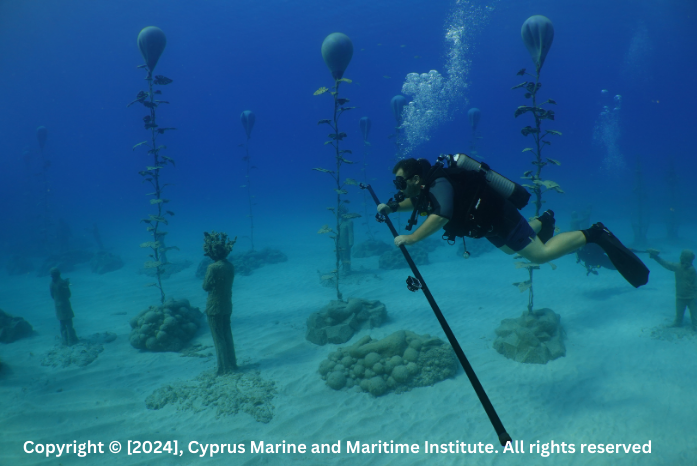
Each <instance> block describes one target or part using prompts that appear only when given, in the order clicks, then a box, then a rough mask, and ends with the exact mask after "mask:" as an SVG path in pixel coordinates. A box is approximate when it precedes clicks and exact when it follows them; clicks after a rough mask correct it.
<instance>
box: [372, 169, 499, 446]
mask: <svg viewBox="0 0 697 466" xmlns="http://www.w3.org/2000/svg"><path fill="white" fill-rule="evenodd" d="M359 186H360V187H361V189H367V190H368V192H369V193H370V195H371V196H373V200H374V201H375V204H376V205H380V200H379V199H378V197H377V195H376V194H375V191H373V188H372V186H370V185H369V184H368V185H366V184H363V183H360V185H359ZM375 219H376V220H377V221H378V222H381V223H382V222H385V223H387V226H388V227H389V228H390V231H391V232H392V236H394V237H395V238H396V237H397V236H398V235H399V233H397V230H395V227H394V225H392V221H391V220H390V218H389V217H388V216H387V215H382V214H377V215H376V216H375ZM399 249H401V250H402V254H404V258H405V259H406V260H407V263H408V264H409V267H410V268H411V271H412V272H413V273H414V276H415V277H416V278H414V277H409V278H407V288H409V290H410V291H416V290H419V289H420V290H422V291H423V292H424V295H425V296H426V299H427V300H428V303H429V304H430V305H431V309H433V313H434V314H435V315H436V319H438V322H440V326H441V327H442V328H443V332H445V336H446V337H448V341H449V342H450V345H451V346H452V347H453V350H454V351H455V354H456V355H457V359H459V360H460V364H461V365H462V368H463V369H464V370H465V374H467V377H468V378H469V380H470V383H471V384H472V388H474V391H475V393H476V394H477V397H479V402H480V403H481V404H482V407H483V408H484V411H486V415H487V416H489V421H490V422H491V425H492V426H493V427H494V430H495V431H496V434H497V435H498V436H499V442H500V443H501V446H506V444H508V443H509V442H510V441H511V436H510V435H508V432H506V428H505V427H503V423H502V422H501V419H499V416H498V414H496V410H495V409H494V405H492V404H491V401H490V400H489V397H488V396H487V394H486V392H485V391H484V387H482V384H481V383H480V382H479V379H478V378H477V374H475V373H474V369H472V366H471V365H470V363H469V361H468V360H467V356H465V352H464V351H462V348H461V347H460V343H458V341H457V338H455V335H454V334H453V331H452V330H451V329H450V325H448V321H446V320H445V317H443V313H442V312H441V310H440V308H439V307H438V304H436V300H435V299H434V298H433V295H432V294H431V291H430V290H429V289H428V286H427V285H426V282H425V281H424V279H423V277H422V276H421V273H420V272H419V269H417V268H416V264H415V263H414V261H413V260H412V258H411V255H409V251H407V248H406V247H405V246H404V245H401V246H399Z"/></svg>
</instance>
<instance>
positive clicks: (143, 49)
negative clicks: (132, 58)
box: [138, 26, 167, 73]
mask: <svg viewBox="0 0 697 466" xmlns="http://www.w3.org/2000/svg"><path fill="white" fill-rule="evenodd" d="M165 45H167V38H166V37H165V33H164V32H162V29H160V28H158V27H155V26H148V27H146V28H143V30H142V31H140V34H138V48H139V49H140V53H141V54H142V55H143V59H144V60H145V64H146V65H147V67H148V70H150V72H151V73H152V72H153V71H154V70H155V65H157V60H159V59H160V55H162V51H163V50H164V49H165Z"/></svg>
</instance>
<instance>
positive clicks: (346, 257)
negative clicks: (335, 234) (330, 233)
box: [337, 205, 353, 275]
mask: <svg viewBox="0 0 697 466" xmlns="http://www.w3.org/2000/svg"><path fill="white" fill-rule="evenodd" d="M339 212H340V213H341V215H342V217H341V223H340V224H339V238H338V240H337V245H338V247H339V257H340V259H341V268H342V270H343V271H344V274H346V275H348V274H350V273H351V248H352V247H353V220H351V219H350V218H346V217H345V216H344V215H346V214H347V213H348V209H347V208H346V207H345V206H344V205H341V207H339Z"/></svg>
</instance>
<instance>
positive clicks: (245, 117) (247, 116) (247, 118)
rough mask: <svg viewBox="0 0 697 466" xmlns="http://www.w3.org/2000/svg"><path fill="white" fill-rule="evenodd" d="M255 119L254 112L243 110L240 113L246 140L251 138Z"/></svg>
mask: <svg viewBox="0 0 697 466" xmlns="http://www.w3.org/2000/svg"><path fill="white" fill-rule="evenodd" d="M255 119H256V117H255V116H254V112H253V111H251V110H245V111H244V112H242V115H240V121H241V122H242V126H244V130H245V131H246V132H247V139H249V138H251V137H252V128H254V120H255Z"/></svg>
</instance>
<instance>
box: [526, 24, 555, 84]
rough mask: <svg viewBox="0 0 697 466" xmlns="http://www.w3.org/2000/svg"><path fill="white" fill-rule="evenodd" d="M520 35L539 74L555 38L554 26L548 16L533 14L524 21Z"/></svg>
mask: <svg viewBox="0 0 697 466" xmlns="http://www.w3.org/2000/svg"><path fill="white" fill-rule="evenodd" d="M520 35H521V36H522V37H523V42H525V46H526V47H527V48H528V51H529V52H530V56H531V57H532V61H534V62H535V66H536V67H537V73H538V74H539V73H540V70H541V69H542V65H543V64H544V62H545V58H546V57H547V52H549V48H550V47H551V46H552V41H553V40H554V26H553V25H552V22H551V21H550V20H549V18H547V17H546V16H542V15H535V16H531V17H529V18H528V19H527V20H525V22H524V23H523V27H522V28H521V29H520Z"/></svg>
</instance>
